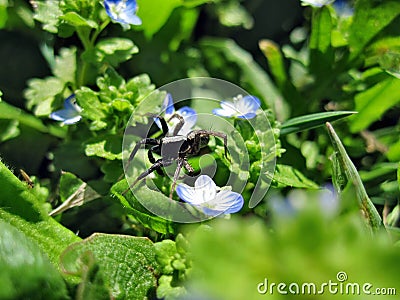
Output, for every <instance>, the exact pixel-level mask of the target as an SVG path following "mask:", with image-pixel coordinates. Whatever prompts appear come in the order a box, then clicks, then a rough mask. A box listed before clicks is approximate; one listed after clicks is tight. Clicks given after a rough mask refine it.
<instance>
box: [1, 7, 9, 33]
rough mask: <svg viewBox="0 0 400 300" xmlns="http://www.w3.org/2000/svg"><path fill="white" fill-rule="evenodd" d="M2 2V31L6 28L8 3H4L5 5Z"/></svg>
mask: <svg viewBox="0 0 400 300" xmlns="http://www.w3.org/2000/svg"><path fill="white" fill-rule="evenodd" d="M3 2H4V1H3ZM3 2H0V29H3V28H4V27H5V26H6V24H7V19H8V13H7V7H8V1H5V3H3Z"/></svg>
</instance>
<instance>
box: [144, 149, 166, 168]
mask: <svg viewBox="0 0 400 300" xmlns="http://www.w3.org/2000/svg"><path fill="white" fill-rule="evenodd" d="M157 148H159V145H156V146H153V147H151V148H150V149H149V151H148V152H147V157H148V158H149V161H150V162H151V163H152V164H154V163H155V162H156V159H155V158H154V156H153V152H155V151H156V149H157ZM156 171H157V173H158V175H164V172H163V171H162V170H161V168H160V169H157V170H156Z"/></svg>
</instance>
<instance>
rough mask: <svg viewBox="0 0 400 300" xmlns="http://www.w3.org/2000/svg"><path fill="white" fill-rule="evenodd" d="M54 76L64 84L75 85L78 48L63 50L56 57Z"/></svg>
mask: <svg viewBox="0 0 400 300" xmlns="http://www.w3.org/2000/svg"><path fill="white" fill-rule="evenodd" d="M53 74H54V75H55V76H56V77H57V78H59V79H60V80H61V81H62V82H64V83H72V84H74V83H75V76H76V48H75V47H72V48H61V49H60V54H59V55H58V56H56V58H55V63H54V67H53Z"/></svg>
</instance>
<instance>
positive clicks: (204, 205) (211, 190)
mask: <svg viewBox="0 0 400 300" xmlns="http://www.w3.org/2000/svg"><path fill="white" fill-rule="evenodd" d="M176 193H177V194H178V196H179V198H181V199H182V200H183V201H185V202H187V203H189V204H191V205H193V206H194V207H196V208H197V209H199V210H200V211H202V212H203V213H205V214H206V215H208V216H212V217H216V216H218V215H220V214H232V213H236V212H238V211H239V210H240V209H241V208H242V207H243V203H244V201H243V197H242V195H240V194H239V193H236V192H232V191H231V190H230V189H229V187H225V188H223V189H221V188H217V186H216V185H215V183H214V181H213V180H212V179H211V178H210V177H209V176H208V175H201V176H199V177H198V178H197V180H196V182H195V183H194V187H190V186H188V185H186V184H183V183H180V184H178V186H177V188H176Z"/></svg>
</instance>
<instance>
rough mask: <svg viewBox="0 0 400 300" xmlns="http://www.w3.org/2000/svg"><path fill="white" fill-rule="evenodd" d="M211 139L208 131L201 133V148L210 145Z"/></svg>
mask: <svg viewBox="0 0 400 300" xmlns="http://www.w3.org/2000/svg"><path fill="white" fill-rule="evenodd" d="M209 141H210V135H209V134H207V133H202V134H200V148H204V147H206V146H207V145H208V142H209Z"/></svg>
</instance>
